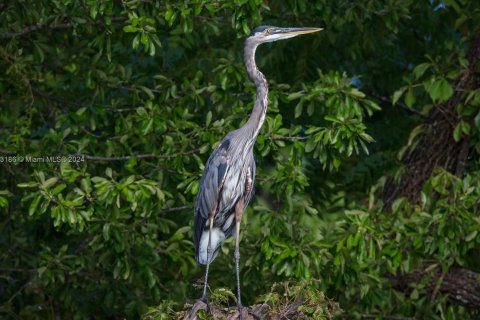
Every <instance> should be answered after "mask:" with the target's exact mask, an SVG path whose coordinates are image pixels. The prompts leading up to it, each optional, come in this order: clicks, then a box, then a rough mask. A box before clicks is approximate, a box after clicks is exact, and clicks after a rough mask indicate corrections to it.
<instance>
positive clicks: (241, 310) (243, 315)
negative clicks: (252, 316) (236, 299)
mask: <svg viewBox="0 0 480 320" xmlns="http://www.w3.org/2000/svg"><path fill="white" fill-rule="evenodd" d="M237 308H238V319H239V320H242V319H248V318H249V317H248V313H249V312H248V311H249V309H248V308H245V307H244V306H242V305H241V304H237Z"/></svg>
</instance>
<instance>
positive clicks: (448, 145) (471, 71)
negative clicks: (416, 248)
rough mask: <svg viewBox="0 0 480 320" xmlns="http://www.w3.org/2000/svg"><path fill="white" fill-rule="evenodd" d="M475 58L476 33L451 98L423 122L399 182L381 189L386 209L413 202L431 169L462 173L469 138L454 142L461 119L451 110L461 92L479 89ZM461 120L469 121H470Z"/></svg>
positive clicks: (479, 40) (478, 51)
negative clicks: (404, 200) (404, 201)
mask: <svg viewBox="0 0 480 320" xmlns="http://www.w3.org/2000/svg"><path fill="white" fill-rule="evenodd" d="M479 57H480V33H478V34H477V35H476V37H475V39H474V41H473V44H472V46H471V48H470V49H469V52H468V54H467V59H468V62H469V67H468V69H467V70H466V71H465V72H464V73H463V74H462V75H461V76H460V77H459V78H458V80H456V81H455V82H454V83H453V84H452V86H453V90H454V93H453V95H452V97H451V98H450V99H449V100H448V101H446V102H444V103H441V104H439V105H436V106H434V107H433V108H432V110H431V112H430V114H429V115H428V117H427V118H426V120H425V123H424V127H425V128H424V129H425V130H424V131H423V132H422V133H421V134H420V135H419V137H417V139H418V140H417V143H416V144H415V146H414V147H412V148H411V150H409V151H407V152H406V153H405V155H404V157H403V159H402V162H403V163H404V165H405V169H406V170H405V173H404V174H403V176H402V179H401V181H400V183H398V184H396V183H395V182H394V181H393V179H389V180H388V181H387V183H386V185H385V188H384V190H383V202H384V208H385V209H386V210H390V208H391V205H392V203H393V202H394V201H395V200H396V199H398V198H400V197H406V198H408V199H409V200H410V201H411V202H416V201H417V200H418V197H419V195H420V191H421V190H422V187H423V184H424V182H425V180H427V179H428V178H429V177H430V176H431V175H432V172H433V170H434V169H435V167H443V168H445V169H446V170H448V171H449V172H451V173H453V174H455V175H458V176H461V175H463V174H464V172H465V163H466V159H467V156H468V147H469V143H470V139H469V137H465V138H463V139H461V140H460V141H458V142H457V141H455V140H454V138H453V131H454V129H455V127H456V126H457V124H458V123H459V122H460V121H461V120H462V119H461V118H460V117H459V116H458V114H457V112H456V110H455V107H456V106H457V105H458V104H460V103H462V102H463V101H464V98H465V97H464V96H463V94H464V92H465V91H468V90H471V89H476V88H478V87H480V68H479V63H478V61H479ZM463 120H464V121H467V122H472V119H463Z"/></svg>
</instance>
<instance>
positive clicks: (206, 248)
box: [194, 26, 322, 315]
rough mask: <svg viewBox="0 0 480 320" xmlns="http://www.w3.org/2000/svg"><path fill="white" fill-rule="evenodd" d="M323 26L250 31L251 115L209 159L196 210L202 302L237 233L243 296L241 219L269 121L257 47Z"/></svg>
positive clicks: (246, 51) (246, 58)
mask: <svg viewBox="0 0 480 320" xmlns="http://www.w3.org/2000/svg"><path fill="white" fill-rule="evenodd" d="M321 30H322V29H321V28H279V27H273V26H260V27H257V28H256V29H255V30H253V31H252V33H251V35H250V36H249V37H248V38H247V39H246V41H245V46H244V61H245V66H246V69H247V73H248V75H249V77H250V79H251V80H252V81H253V82H254V83H255V87H256V91H257V92H256V99H255V105H254V107H253V110H252V113H251V115H250V118H249V119H248V121H247V122H246V123H245V125H244V126H242V127H241V128H240V129H237V130H235V131H232V132H230V133H228V134H227V135H226V136H225V137H224V138H223V140H222V141H221V142H220V143H219V145H218V147H217V148H216V149H215V150H214V151H213V152H212V154H211V155H210V158H209V159H208V161H207V163H206V165H205V169H204V172H203V177H202V180H201V182H200V188H199V191H198V195H197V198H196V200H195V208H194V218H195V221H194V230H195V235H194V243H195V259H196V260H197V262H198V263H200V264H202V265H206V267H205V282H204V287H203V295H202V300H203V301H204V302H206V303H207V304H208V302H207V285H208V269H209V265H210V263H211V262H212V261H213V259H215V257H216V256H217V254H218V249H219V248H220V245H221V244H222V242H223V241H224V240H225V239H226V238H228V237H230V236H232V235H233V236H234V237H235V269H236V277H237V305H238V308H239V311H240V315H241V308H242V303H241V299H240V273H239V262H240V250H239V246H240V237H239V235H240V223H241V221H242V215H243V211H244V209H245V208H246V206H247V205H248V203H249V201H250V199H251V197H252V194H253V184H254V178H255V161H254V158H253V146H254V144H255V141H256V139H257V136H258V134H259V132H260V129H261V128H262V125H263V122H264V121H265V114H266V112H267V107H268V84H267V80H266V79H265V77H264V75H263V74H262V73H261V72H260V70H258V68H257V65H256V63H255V51H256V49H257V47H258V46H259V45H260V44H262V43H267V42H272V41H278V40H285V39H289V38H292V37H295V36H298V35H303V34H308V33H313V32H317V31H321Z"/></svg>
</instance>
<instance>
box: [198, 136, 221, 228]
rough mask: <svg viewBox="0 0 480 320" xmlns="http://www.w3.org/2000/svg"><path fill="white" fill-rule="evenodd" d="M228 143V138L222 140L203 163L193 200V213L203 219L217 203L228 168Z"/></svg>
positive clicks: (206, 217)
mask: <svg viewBox="0 0 480 320" xmlns="http://www.w3.org/2000/svg"><path fill="white" fill-rule="evenodd" d="M228 145H229V140H225V141H223V142H222V143H221V144H220V145H219V146H218V147H217V149H215V150H214V151H213V153H212V155H211V156H210V158H209V159H208V161H207V164H206V165H205V170H204V172H203V177H202V180H201V182H200V188H199V191H198V194H197V199H196V201H195V215H197V214H200V215H201V216H202V217H203V218H204V219H208V217H209V216H210V214H212V213H213V211H215V209H216V207H217V205H218V197H219V194H220V192H221V190H222V187H223V184H224V181H225V176H226V174H227V171H228V169H229V157H228Z"/></svg>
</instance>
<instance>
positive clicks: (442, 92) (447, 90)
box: [428, 78, 453, 101]
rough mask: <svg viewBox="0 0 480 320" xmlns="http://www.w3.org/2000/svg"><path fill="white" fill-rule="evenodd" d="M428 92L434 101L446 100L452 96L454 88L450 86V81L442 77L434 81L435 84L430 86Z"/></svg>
mask: <svg viewBox="0 0 480 320" xmlns="http://www.w3.org/2000/svg"><path fill="white" fill-rule="evenodd" d="M428 93H429V94H430V98H432V100H433V101H437V100H439V101H446V100H448V99H449V98H450V97H451V96H452V94H453V89H452V87H451V86H450V83H448V81H447V80H446V79H444V78H442V79H438V80H436V81H435V82H433V84H432V85H431V86H430V87H429V88H428Z"/></svg>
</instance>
